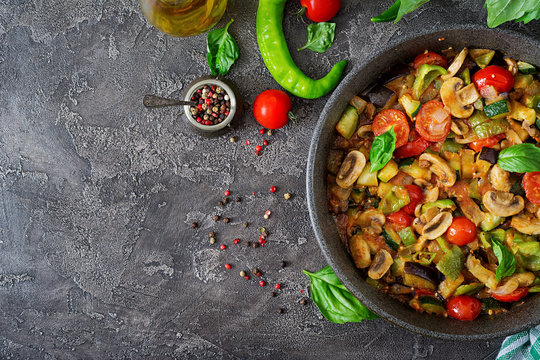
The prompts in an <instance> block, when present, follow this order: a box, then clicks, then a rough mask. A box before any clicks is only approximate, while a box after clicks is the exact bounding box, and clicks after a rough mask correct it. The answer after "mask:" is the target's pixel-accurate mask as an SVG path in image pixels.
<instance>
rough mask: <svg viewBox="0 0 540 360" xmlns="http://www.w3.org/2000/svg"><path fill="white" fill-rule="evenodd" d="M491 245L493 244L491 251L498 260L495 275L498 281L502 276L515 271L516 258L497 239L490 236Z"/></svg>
mask: <svg viewBox="0 0 540 360" xmlns="http://www.w3.org/2000/svg"><path fill="white" fill-rule="evenodd" d="M491 245H492V246H493V252H494V253H495V256H496V257H497V260H499V265H498V266H497V271H496V272H495V276H496V277H497V281H500V280H501V279H502V278H505V277H507V276H510V275H512V274H513V273H514V271H516V259H515V258H514V254H512V252H511V251H510V250H508V248H507V247H506V246H504V245H503V243H502V242H501V241H500V240H499V239H497V238H495V237H492V238H491Z"/></svg>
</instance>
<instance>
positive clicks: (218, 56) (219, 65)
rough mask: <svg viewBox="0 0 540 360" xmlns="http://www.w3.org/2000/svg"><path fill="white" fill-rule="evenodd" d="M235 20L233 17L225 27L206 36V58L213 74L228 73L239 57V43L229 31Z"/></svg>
mask: <svg viewBox="0 0 540 360" xmlns="http://www.w3.org/2000/svg"><path fill="white" fill-rule="evenodd" d="M233 21H234V20H233V19H231V21H229V23H228V24H227V25H226V26H225V27H224V28H223V29H215V30H212V31H210V32H209V33H208V36H207V37H206V49H207V51H208V53H207V54H206V60H207V61H208V67H210V72H211V73H212V75H226V74H227V73H228V72H229V69H230V68H231V66H232V64H234V62H235V61H236V59H238V45H237V44H236V41H235V40H234V38H233V37H232V36H231V34H229V32H228V29H229V26H230V25H231V24H232V22H233Z"/></svg>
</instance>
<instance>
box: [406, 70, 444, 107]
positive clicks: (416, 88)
mask: <svg viewBox="0 0 540 360" xmlns="http://www.w3.org/2000/svg"><path fill="white" fill-rule="evenodd" d="M446 73H447V71H446V69H445V68H443V67H442V66H438V65H429V64H422V66H420V68H419V69H418V75H417V76H416V79H415V80H414V84H413V97H414V98H415V99H416V100H418V99H419V98H420V96H422V94H423V93H424V91H426V89H427V88H428V86H429V84H431V83H432V82H433V80H435V79H436V78H437V77H438V76H439V75H444V74H446Z"/></svg>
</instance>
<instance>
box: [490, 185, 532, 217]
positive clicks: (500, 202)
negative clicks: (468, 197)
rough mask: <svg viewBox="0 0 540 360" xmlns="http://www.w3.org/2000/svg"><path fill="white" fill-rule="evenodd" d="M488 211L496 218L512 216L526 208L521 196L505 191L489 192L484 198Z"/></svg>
mask: <svg viewBox="0 0 540 360" xmlns="http://www.w3.org/2000/svg"><path fill="white" fill-rule="evenodd" d="M482 202H483V203H484V206H485V207H486V209H488V210H489V212H490V213H492V214H493V215H495V216H512V215H516V214H517V213H519V212H520V211H521V210H523V208H524V207H525V201H524V200H523V198H522V197H521V196H515V195H514V194H512V193H509V192H504V191H488V192H486V193H485V194H484V196H483V197H482Z"/></svg>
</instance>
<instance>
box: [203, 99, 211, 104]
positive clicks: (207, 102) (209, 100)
mask: <svg viewBox="0 0 540 360" xmlns="http://www.w3.org/2000/svg"><path fill="white" fill-rule="evenodd" d="M204 102H205V103H206V105H211V104H212V99H206V100H204Z"/></svg>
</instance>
